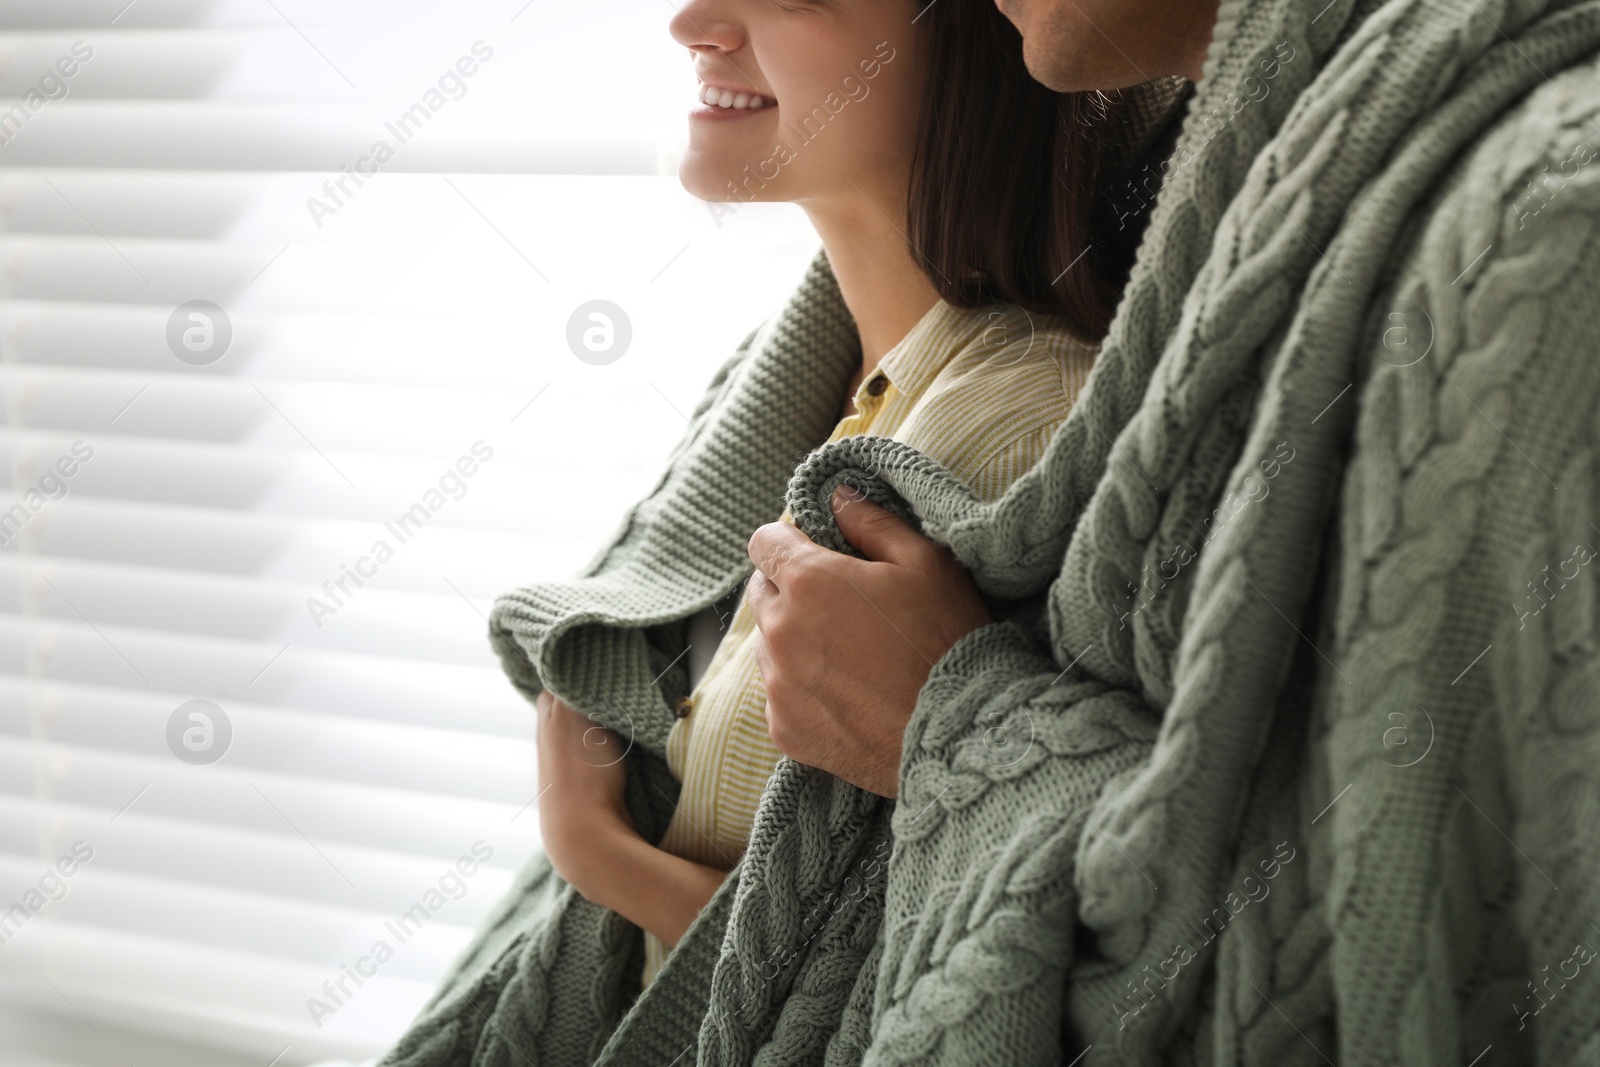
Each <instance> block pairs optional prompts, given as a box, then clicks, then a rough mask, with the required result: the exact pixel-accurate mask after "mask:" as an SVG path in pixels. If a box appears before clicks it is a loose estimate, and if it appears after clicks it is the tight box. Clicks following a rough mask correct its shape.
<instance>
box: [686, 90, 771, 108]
mask: <svg viewBox="0 0 1600 1067" xmlns="http://www.w3.org/2000/svg"><path fill="white" fill-rule="evenodd" d="M695 96H696V99H698V100H699V101H700V103H701V104H703V105H705V106H704V107H699V108H696V109H694V111H693V112H692V114H695V115H711V114H724V113H736V112H740V111H760V110H761V109H763V108H765V107H767V106H769V105H770V104H772V103H773V101H771V100H768V99H767V98H766V97H764V96H762V95H760V94H759V93H752V92H750V91H748V90H744V89H728V88H725V87H723V86H718V85H710V84H708V83H706V82H701V83H700V91H699V92H698V93H696V94H695Z"/></svg>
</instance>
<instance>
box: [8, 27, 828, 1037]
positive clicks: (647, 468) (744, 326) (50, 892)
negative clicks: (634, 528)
mask: <svg viewBox="0 0 1600 1067" xmlns="http://www.w3.org/2000/svg"><path fill="white" fill-rule="evenodd" d="M672 10H673V9H672V7H671V6H670V5H669V4H655V3H650V2H646V0H630V2H624V0H590V2H587V3H585V4H582V5H576V4H555V3H550V2H547V0H533V2H525V0H505V2H472V3H460V2H454V0H453V2H451V3H448V4H447V3H444V2H442V0H440V2H431V0H430V2H426V3H424V2H403V3H395V2H392V0H390V2H382V3H380V2H378V0H133V2H131V3H130V2H128V0H3V2H0V59H3V62H0V258H3V273H0V398H3V406H0V420H3V427H4V430H3V434H0V452H3V462H0V471H3V473H0V479H4V485H3V490H0V1005H3V1006H5V1007H7V1008H9V1009H10V1010H12V1011H15V1012H20V1013H22V1014H24V1015H25V1016H26V1017H27V1018H29V1019H30V1021H31V1026H32V1032H48V1033H58V1034H59V1035H60V1049H59V1050H58V1052H57V1054H58V1055H59V1056H60V1057H61V1058H60V1062H63V1063H65V1062H74V1063H76V1062H88V1061H87V1060H86V1059H79V1058H78V1057H80V1056H83V1057H86V1056H88V1055H89V1053H88V1052H87V1051H84V1050H98V1051H97V1052H96V1053H95V1055H101V1056H103V1057H104V1062H111V1063H121V1062H125V1061H129V1060H130V1058H131V1062H135V1063H141V1061H140V1060H139V1059H137V1058H132V1057H135V1056H136V1055H138V1054H137V1053H136V1052H135V1048H139V1049H144V1048H147V1047H148V1046H147V1045H144V1044H140V1043H139V1042H141V1041H145V1040H146V1039H154V1038H156V1037H159V1038H163V1039H166V1040H169V1041H171V1042H178V1043H187V1044H191V1045H193V1046H194V1047H196V1048H205V1049H210V1050H213V1055H212V1058H210V1059H207V1058H206V1057H205V1056H201V1057H200V1060H199V1062H213V1063H222V1062H232V1061H231V1060H226V1061H225V1060H224V1058H223V1057H225V1056H237V1057H238V1058H239V1059H238V1062H241V1063H245V1062H253V1063H260V1064H266V1063H268V1062H269V1061H272V1060H273V1059H274V1057H278V1059H277V1061H276V1062H278V1063H280V1064H295V1063H311V1062H315V1061H316V1060H318V1059H320V1058H325V1057H332V1056H348V1057H351V1058H359V1057H363V1056H367V1055H371V1054H373V1053H375V1052H377V1051H379V1050H380V1049H381V1048H382V1047H384V1045H385V1044H386V1043H387V1042H388V1041H390V1040H392V1039H393V1037H394V1036H395V1035H397V1034H398V1033H399V1032H400V1031H401V1030H402V1029H403V1027H404V1025H405V1024H406V1022H407V1021H408V1019H409V1018H410V1017H411V1015H412V1014H413V1013H414V1012H415V1011H416V1009H417V1008H418V1007H419V1006H420V1005H421V1004H422V1002H423V1001H424V999H425V998H426V997H427V996H428V994H429V993H430V992H431V990H432V988H433V986H434V984H435V982H436V980H437V978H438V976H439V975H440V974H441V972H442V971H443V969H444V968H445V967H446V966H447V964H448V963H449V961H450V960H451V958H452V957H453V955H454V954H455V953H456V952H457V951H458V950H459V949H460V948H461V947H462V946H463V945H464V944H465V941H466V939H467V937H468V936H469V934H470V930H471V928H472V927H473V925H474V924H475V923H476V922H477V921H478V920H479V919H480V918H481V917H482V916H483V915H484V914H485V912H486V910H487V909H488V907H489V906H490V905H491V904H492V903H493V902H494V901H495V899H496V898H497V897H498V896H499V895H500V893H501V892H503V891H504V889H505V888H506V887H507V886H508V884H509V881H510V878H511V876H512V873H513V872H514V871H515V869H516V868H517V866H518V865H519V863H520V862H521V860H522V859H523V858H524V857H525V856H526V855H527V854H528V852H529V851H530V850H531V849H533V848H535V847H536V846H537V841H538V835H537V825H536V824H537V810H536V807H530V801H531V800H532V799H533V797H534V792H535V788H536V786H535V779H534V757H533V752H532V748H531V741H532V717H531V714H530V712H531V709H530V707H529V706H528V705H527V704H526V702H525V701H523V699H522V698H521V697H520V696H518V695H517V694H516V693H515V692H514V691H513V690H512V689H511V687H510V685H509V684H508V683H507V682H506V681H505V679H504V677H503V675H502V674H501V672H500V669H499V666H498V663H497V662H496V661H495V660H494V658H493V656H492V654H491V653H490V652H489V649H488V645H487V641H486V637H485V629H486V625H485V618H484V617H485V616H486V614H487V612H488V608H489V604H490V602H491V600H492V599H493V597H494V596H495V595H496V594H498V593H500V592H502V591H505V590H507V589H509V588H511V587H513V586H515V585H518V584H521V583H524V582H527V581H531V580H537V579H541V578H556V577H565V576H567V575H570V574H571V573H572V572H573V571H575V570H576V569H577V568H578V567H579V566H580V565H581V564H582V563H584V562H585V561H586V560H587V559H588V558H589V556H590V554H591V552H592V551H593V549H594V548H595V547H596V545H597V543H598V541H599V540H600V539H601V538H603V537H604V536H605V535H606V534H607V533H608V532H609V531H610V530H611V529H612V527H613V526H614V525H615V523H616V522H617V521H618V520H619V519H620V517H621V515H622V514H623V512H624V511H625V509H626V508H627V507H628V505H629V504H631V503H632V502H633V501H634V500H636V499H638V498H639V497H640V496H642V495H644V494H645V493H647V492H648V491H649V490H650V489H651V487H652V486H653V485H654V483H655V480H656V478H657V477H658V476H659V473H660V469H661V464H662V462H663V459H664V457H665V455H666V453H667V452H668V451H669V449H670V448H671V446H672V445H673V443H674V442H675V441H677V440H678V438H679V437H680V435H681V434H682V433H683V432H684V430H685V424H686V420H685V413H687V412H688V411H689V410H690V409H691V408H692V407H693V404H694V402H695V401H696V399H698V397H699V395H700V392H701V389H702V387H703V386H704V384H705V383H706V382H707V381H708V380H709V378H710V375H711V373H712V371H713V370H714V369H715V368H716V366H717V365H718V364H719V363H720V362H721V361H722V359H723V358H725V356H726V354H727V353H728V352H729V351H731V350H732V347H733V346H734V345H735V344H736V343H737V342H738V340H739V339H740V338H742V337H743V336H744V335H745V334H746V333H747V332H748V331H749V329H750V328H751V327H753V326H754V325H756V323H758V322H759V321H760V320H761V319H762V318H764V317H765V316H766V315H768V314H770V313H771V312H772V311H773V310H775V309H776V307H777V306H778V304H779V303H780V302H781V300H782V298H783V295H784V294H785V293H786V292H787V290H788V289H789V288H790V287H792V285H793V284H794V283H795V282H796V281H797V280H798V278H799V276H800V274H801V273H802V271H803V269H804V267H805V264H806V262H807V261H808V260H809V258H810V256H811V254H812V253H813V252H814V250H815V247H816V246H815V241H814V239H813V238H812V237H811V236H810V232H809V230H808V228H807V227H806V226H805V224H804V221H803V217H802V216H800V215H799V214H798V212H796V211H795V210H794V209H792V208H789V207H781V206H770V207H769V206H761V205H748V206H741V207H740V208H739V210H738V211H737V212H733V213H729V212H722V213H721V215H720V216H713V215H712V214H711V213H710V212H709V211H708V210H707V209H706V207H705V205H703V204H701V203H699V202H697V201H694V200H693V199H691V198H689V197H688V196H686V195H685V194H684V193H683V192H682V190H681V189H680V188H678V186H677V183H676V181H675V179H674V178H673V177H671V173H672V171H673V167H674V164H673V160H674V153H675V143H676V139H677V138H678V137H680V136H681V133H680V128H681V126H682V125H683V118H682V115H683V113H684V112H685V111H686V110H687V108H688V106H689V103H690V99H691V94H692V91H693V84H694V83H693V79H692V76H691V74H690V70H689V66H688V64H687V63H685V62H684V56H683V54H682V51H681V49H679V48H677V47H676V46H674V45H673V44H672V43H671V41H670V40H669V38H668V37H667V34H666V22H667V20H668V19H669V18H670V17H671V15H672ZM380 146H381V147H380ZM380 157H381V158H380ZM596 309H599V310H598V311H597V310H596ZM596 315H599V317H598V318H596V317H595V316H596ZM380 546H381V547H380ZM380 945H383V946H385V947H386V948H387V950H388V951H387V952H383V951H379V950H378V946H380ZM380 957H381V958H380ZM41 1027H42V1028H43V1029H42V1031H41ZM136 1032H137V1033H139V1034H141V1035H142V1036H141V1037H139V1038H138V1039H137V1040H136V1039H135V1038H133V1037H120V1038H119V1037H118V1036H117V1035H124V1034H133V1033H136ZM35 1036H37V1033H35ZM30 1047H31V1048H34V1049H35V1051H37V1047H38V1046H37V1042H35V1044H34V1045H31V1046H30ZM146 1054H148V1053H146ZM5 1055H6V1052H5V1051H4V1050H0V1063H4V1062H5V1061H4V1059H3V1057H4V1056H5ZM27 1062H30V1063H34V1062H41V1061H39V1060H28V1061H27ZM95 1062H100V1061H99V1060H96V1061H95ZM174 1062H176V1061H174ZM141 1067H142V1064H141Z"/></svg>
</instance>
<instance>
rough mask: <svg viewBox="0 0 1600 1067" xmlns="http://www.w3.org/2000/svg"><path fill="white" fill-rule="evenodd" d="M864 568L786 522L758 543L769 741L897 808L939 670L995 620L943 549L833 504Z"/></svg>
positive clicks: (753, 543)
mask: <svg viewBox="0 0 1600 1067" xmlns="http://www.w3.org/2000/svg"><path fill="white" fill-rule="evenodd" d="M832 505H833V509H834V515H835V518H836V521H837V522H838V524H839V532H840V533H842V534H844V536H845V539H846V540H848V541H849V542H850V543H851V544H852V545H854V546H855V547H856V548H858V549H860V550H861V551H862V552H863V553H865V554H866V556H867V559H865V560H860V559H856V558H854V557H852V556H846V555H843V554H841V553H838V552H833V551H831V550H829V549H826V548H822V547H820V546H819V545H817V544H815V543H813V542H812V540H811V539H810V538H809V537H807V536H806V535H805V534H804V533H802V532H800V530H799V529H798V528H797V527H795V526H793V525H791V524H790V523H787V522H771V523H768V524H766V525H765V526H762V527H761V528H760V529H758V530H757V531H756V532H755V534H754V536H752V537H751V538H750V546H749V551H750V560H751V562H752V563H754V564H755V565H756V571H755V573H753V574H752V575H751V576H750V582H749V585H748V586H747V587H746V590H745V596H746V598H747V599H748V600H749V603H750V610H751V611H752V613H753V614H754V615H755V620H756V626H757V627H758V628H759V629H760V631H761V647H760V649H759V650H758V653H757V657H758V659H759V662H760V665H761V674H762V677H763V678H764V679H765V681H766V690H767V729H768V731H769V732H770V733H771V734H772V740H773V742H774V743H775V744H776V745H777V746H778V748H779V750H780V751H782V752H784V753H785V754H786V755H788V756H790V757H791V758H793V759H795V760H798V761H799V762H801V763H804V764H807V765H809V766H812V767H819V768H821V769H822V770H825V771H827V772H829V773H830V774H834V775H837V776H838V777H840V778H843V779H844V780H845V781H847V782H850V783H852V784H853V785H857V786H860V787H861V788H862V789H866V790H869V791H871V792H873V793H877V794H878V795H879V796H886V797H892V796H895V795H896V794H897V793H898V791H899V778H900V747H901V739H902V736H903V735H904V733H905V728H906V723H907V722H908V721H909V720H910V718H911V712H912V710H913V709H914V708H915V707H916V701H917V693H918V692H919V691H920V690H921V689H922V686H923V685H924V683H926V682H927V680H928V674H929V672H930V671H932V670H933V665H934V663H935V662H936V661H937V660H938V659H939V657H940V656H942V655H944V654H945V653H946V652H947V651H949V649H950V646H952V645H954V644H955V643H956V642H957V641H959V640H960V639H961V638H962V637H964V636H966V635H967V634H969V633H971V632H972V631H973V630H975V629H977V628H978V627H980V626H984V625H987V624H988V623H990V622H992V621H993V619H992V618H991V617H990V615H989V610H988V608H987V607H986V606H985V605H984V603H983V600H982V598H981V597H979V596H978V590H977V587H976V586H974V585H973V584H972V576H971V575H969V574H968V573H967V570H966V568H965V567H963V566H962V565H961V563H960V562H959V561H958V560H957V559H956V558H955V556H954V555H953V554H951V552H950V550H949V549H947V548H945V547H944V546H942V545H940V544H939V543H938V542H936V541H934V540H932V539H930V538H928V537H924V536H923V535H922V534H920V533H918V532H917V531H916V530H914V529H912V528H911V527H910V526H909V525H907V524H906V523H904V522H902V521H901V520H900V519H898V518H896V517H895V516H894V515H893V514H891V513H890V512H888V511H885V510H884V509H883V508H880V507H878V506H877V505H876V504H873V503H872V502H871V501H869V500H866V499H862V498H859V496H858V494H855V493H854V491H853V490H847V489H846V488H845V487H841V488H840V489H839V490H837V491H835V493H834V498H833V501H832Z"/></svg>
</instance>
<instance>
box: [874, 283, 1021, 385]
mask: <svg viewBox="0 0 1600 1067" xmlns="http://www.w3.org/2000/svg"><path fill="white" fill-rule="evenodd" d="M1030 329H1031V323H1030V322H1029V320H1028V316H1027V313H1026V312H1024V311H1023V310H1022V309H1021V308H1018V307H1015V306H1014V305H1010V304H996V305H994V306H993V307H987V308H958V307H955V306H954V305H952V304H950V303H949V302H948V301H945V300H939V301H936V302H935V303H934V305H933V307H931V308H929V309H928V310H927V312H926V313H925V314H924V315H923V316H922V318H921V319H919V320H918V322H917V324H916V325H915V326H913V327H911V330H910V331H909V332H908V333H907V334H906V335H905V336H904V337H902V338H901V339H900V342H899V343H898V344H896V345H895V346H894V347H893V348H891V349H889V351H888V352H886V353H884V356H883V359H882V360H880V361H879V362H878V370H879V371H881V372H882V373H883V376H884V377H886V378H888V379H889V381H890V382H891V383H893V385H894V387H895V388H896V389H897V390H899V391H900V393H901V394H902V395H904V396H909V397H915V396H918V395H919V394H921V392H922V391H923V390H924V389H926V388H927V386H928V383H929V382H931V381H933V379H934V377H935V376H936V375H937V374H938V373H939V372H940V371H941V370H943V369H944V368H945V366H946V365H948V364H949V362H950V361H951V360H952V359H954V358H955V357H956V355H957V354H959V353H960V352H963V351H965V350H966V349H968V348H970V347H971V346H973V345H975V344H979V343H981V342H983V341H984V339H985V334H986V333H990V334H992V338H993V343H994V347H995V348H997V349H998V348H1000V347H1002V346H1004V345H1005V344H1007V343H1008V341H1009V340H1010V339H1012V338H1016V337H1026V336H1028V331H1029V330H1030Z"/></svg>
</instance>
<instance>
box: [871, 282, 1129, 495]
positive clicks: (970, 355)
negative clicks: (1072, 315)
mask: <svg viewBox="0 0 1600 1067" xmlns="http://www.w3.org/2000/svg"><path fill="white" fill-rule="evenodd" d="M964 314H966V315H968V316H971V317H972V318H971V320H970V321H971V323H972V325H973V326H974V327H975V328H974V329H972V330H969V331H966V333H965V337H966V340H965V341H964V342H963V343H962V344H961V346H960V347H959V348H958V349H957V351H955V352H954V353H953V354H952V355H951V357H950V359H949V360H948V362H946V363H945V364H944V366H943V367H942V368H941V369H940V371H939V372H938V373H937V374H936V375H934V377H933V378H932V380H931V381H929V382H928V384H927V386H926V388H925V390H924V391H923V394H922V396H921V397H920V398H919V400H918V403H917V406H916V410H915V411H914V412H913V414H912V416H911V417H910V418H908V419H907V420H906V423H905V424H904V425H903V426H902V427H901V432H900V433H897V434H895V435H894V436H895V437H897V438H898V439H900V440H901V441H903V442H904V443H906V444H909V445H911V446H912V447H914V448H918V449H920V450H921V451H924V452H926V453H928V455H930V456H931V457H932V458H934V459H936V460H938V461H939V462H940V463H942V464H944V465H945V466H946V467H948V468H950V470H951V471H952V472H953V473H955V474H956V475H957V476H959V477H961V478H962V479H963V480H964V481H966V482H968V483H969V484H971V485H972V486H973V487H974V489H976V490H977V491H978V492H979V494H980V495H982V496H986V497H988V496H993V495H997V494H998V493H999V492H1002V491H1003V490H1004V488H1005V486H1006V485H1008V484H1009V483H1010V481H1012V480H1014V479H1015V477H1016V476H1017V475H1018V474H1020V473H1021V472H1022V471H1023V470H1026V469H1027V467H1029V466H1031V465H1032V463H1033V462H1035V461H1036V460H1037V459H1038V457H1039V456H1040V455H1041V454H1042V453H1043V449H1044V446H1045V445H1046V444H1048V442H1049V439H1050V437H1051V436H1053V435H1054V433H1055V430H1056V428H1057V427H1058V426H1059V425H1060V424H1061V423H1062V421H1064V420H1065V419H1066V417H1067V413H1068V412H1069V411H1071V409H1072V405H1073V403H1074V402H1075V401H1076V400H1077V397H1078V394H1079V393H1080V392H1081V391H1082V388H1083V383H1084V381H1085V380H1086V379H1087V377H1088V374H1089V370H1090V369H1091V367H1092V366H1093V364H1094V358H1095V355H1096V354H1097V353H1098V351H1099V344H1098V343H1097V342H1096V341H1094V340H1092V339H1090V338H1089V337H1088V336H1087V335H1086V334H1085V333H1084V332H1083V331H1082V330H1081V329H1079V328H1077V327H1076V326H1075V325H1073V324H1072V323H1070V322H1068V321H1066V320H1064V319H1061V318H1059V317H1053V316H1043V315H1038V314H1035V313H1030V312H1028V311H1026V310H1025V309H1023V308H1019V307H1015V306H1012V305H1001V306H996V307H991V308H986V309H981V310H975V311H969V312H965V313H964ZM976 327H981V328H976Z"/></svg>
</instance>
